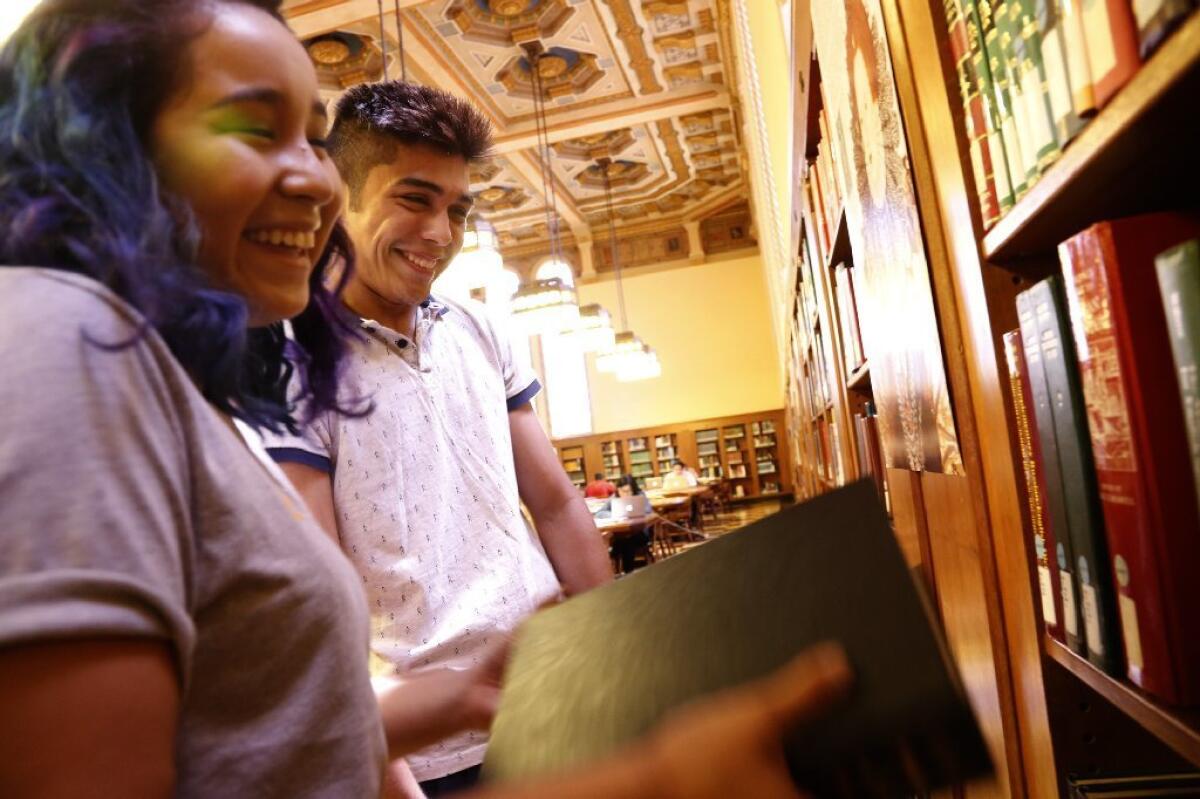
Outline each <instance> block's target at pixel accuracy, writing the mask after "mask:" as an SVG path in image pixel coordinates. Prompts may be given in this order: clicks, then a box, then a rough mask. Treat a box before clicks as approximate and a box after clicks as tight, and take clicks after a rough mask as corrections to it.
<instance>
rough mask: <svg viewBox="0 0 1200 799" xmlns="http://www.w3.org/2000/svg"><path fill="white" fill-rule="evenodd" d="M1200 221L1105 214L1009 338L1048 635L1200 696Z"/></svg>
mask: <svg viewBox="0 0 1200 799" xmlns="http://www.w3.org/2000/svg"><path fill="white" fill-rule="evenodd" d="M1198 237H1200V215H1198V214H1194V213H1193V214H1171V213H1160V214H1147V215H1142V216H1137V217H1129V218H1125V219H1119V220H1113V221H1108V222H1102V223H1099V224H1097V225H1093V226H1092V227H1090V228H1088V229H1087V230H1085V231H1083V232H1081V233H1079V234H1077V235H1075V236H1073V237H1072V238H1070V239H1068V240H1067V241H1065V242H1063V243H1062V244H1061V245H1060V246H1059V260H1060V262H1061V274H1057V275H1053V276H1051V277H1050V278H1047V279H1046V280H1043V281H1041V282H1039V283H1037V284H1035V285H1034V286H1033V287H1031V288H1030V289H1028V290H1026V291H1024V292H1022V293H1021V294H1020V295H1019V296H1018V298H1017V312H1018V317H1019V319H1020V328H1019V329H1018V330H1014V331H1011V332H1010V333H1007V334H1005V336H1004V344H1005V350H1006V356H1007V360H1008V370H1009V376H1010V379H1011V383H1012V396H1013V405H1014V410H1015V415H1016V422H1017V432H1018V439H1019V447H1020V452H1021V460H1022V467H1023V472H1024V482H1025V487H1026V493H1027V498H1028V507H1029V515H1030V522H1031V528H1032V533H1033V536H1034V546H1033V549H1034V552H1035V555H1036V561H1037V563H1036V571H1037V583H1038V587H1039V591H1040V598H1041V603H1040V607H1041V614H1042V619H1043V621H1044V623H1045V627H1046V630H1047V631H1048V632H1049V633H1050V635H1052V636H1054V637H1055V638H1057V639H1059V640H1060V641H1063V642H1064V643H1065V644H1066V645H1067V646H1068V647H1070V648H1071V649H1072V650H1074V651H1075V652H1077V653H1078V654H1080V655H1081V656H1084V657H1086V658H1088V659H1089V660H1090V661H1091V662H1092V663H1093V664H1094V665H1096V666H1097V667H1099V668H1101V669H1103V670H1104V671H1106V672H1108V673H1110V674H1112V675H1114V676H1118V677H1120V676H1122V675H1123V676H1126V677H1128V679H1129V680H1130V681H1131V682H1133V683H1134V684H1135V685H1137V686H1139V687H1140V688H1142V689H1143V690H1145V691H1146V692H1148V693H1150V694H1152V695H1154V696H1156V697H1158V698H1159V699H1161V700H1162V701H1164V702H1166V703H1168V704H1173V705H1196V704H1200V580H1197V579H1196V578H1197V575H1196V569H1197V567H1198V566H1200V380H1198V378H1197V360H1198V352H1200V241H1198V240H1197V238H1198Z"/></svg>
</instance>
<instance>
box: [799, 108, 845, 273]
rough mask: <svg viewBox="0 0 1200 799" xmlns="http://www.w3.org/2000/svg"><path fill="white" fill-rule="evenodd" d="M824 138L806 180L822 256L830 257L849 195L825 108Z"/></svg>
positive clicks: (820, 120) (809, 203)
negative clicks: (846, 195) (844, 184)
mask: <svg viewBox="0 0 1200 799" xmlns="http://www.w3.org/2000/svg"><path fill="white" fill-rule="evenodd" d="M819 125H820V129H821V139H820V141H819V142H818V143H817V157H816V158H815V159H814V160H813V161H812V163H811V164H810V165H809V169H808V175H807V176H806V178H805V181H804V191H805V193H806V194H807V200H808V207H809V208H811V209H812V214H813V221H814V225H815V227H816V240H817V246H818V248H819V249H820V252H821V257H822V258H828V257H829V253H830V252H831V251H832V250H833V243H834V241H835V239H836V237H837V226H838V218H839V217H840V216H841V213H842V205H843V200H842V198H843V197H844V196H845V190H844V186H843V183H842V181H843V177H842V170H841V165H842V163H844V162H843V161H842V159H841V154H840V153H838V152H836V151H835V148H834V144H833V139H832V138H830V136H829V130H830V129H829V120H828V118H827V117H826V116H825V109H824V108H822V109H821V112H820V119H819Z"/></svg>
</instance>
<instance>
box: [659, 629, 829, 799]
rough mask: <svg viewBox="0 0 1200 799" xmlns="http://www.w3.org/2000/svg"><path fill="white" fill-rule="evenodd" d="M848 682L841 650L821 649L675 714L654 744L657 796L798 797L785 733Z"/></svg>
mask: <svg viewBox="0 0 1200 799" xmlns="http://www.w3.org/2000/svg"><path fill="white" fill-rule="evenodd" d="M850 682H851V672H850V666H849V663H848V662H847V661H846V655H845V653H844V652H843V651H842V648H841V647H840V646H836V645H833V644H822V645H820V646H817V647H814V648H812V649H810V650H808V651H807V652H806V653H804V654H802V655H800V656H799V657H797V658H796V659H795V660H793V661H792V662H791V663H789V664H788V665H786V666H784V667H783V668H782V669H780V670H779V671H777V672H775V673H774V674H772V675H770V676H768V677H766V678H763V679H761V680H758V681H756V682H753V683H750V684H748V685H745V686H742V687H740V688H736V689H733V690H730V691H727V692H724V693H721V694H718V695H716V696H714V697H712V698H709V699H704V700H701V701H699V702H697V703H695V704H693V705H689V706H688V707H685V708H683V709H682V710H680V711H679V712H678V713H675V714H672V715H671V716H669V717H668V718H667V720H666V721H665V722H664V723H663V724H662V725H661V726H660V727H659V728H658V729H657V731H656V732H655V733H654V734H653V735H652V737H651V738H650V740H649V742H648V744H649V758H650V764H649V771H650V774H651V777H652V779H653V780H654V782H655V784H656V785H657V786H658V787H657V789H656V790H655V791H654V792H653V795H655V796H660V797H663V799H683V798H684V797H687V799H710V798H711V799H723V797H729V796H754V797H763V799H772V798H773V797H780V799H782V798H783V797H788V798H789V799H794V797H796V796H798V794H797V792H796V788H795V786H794V784H793V783H792V779H791V777H790V776H789V774H788V769H787V764H786V763H785V761H784V756H783V736H784V733H785V732H786V731H787V730H788V729H790V728H791V727H793V726H794V725H796V724H797V723H799V722H802V721H806V720H810V719H813V718H816V717H818V716H820V715H821V714H822V713H824V712H825V711H826V710H828V709H829V707H830V706H831V705H832V704H833V703H834V702H836V701H837V700H839V699H841V698H842V697H844V696H845V694H846V692H847V690H848V689H849V687H850Z"/></svg>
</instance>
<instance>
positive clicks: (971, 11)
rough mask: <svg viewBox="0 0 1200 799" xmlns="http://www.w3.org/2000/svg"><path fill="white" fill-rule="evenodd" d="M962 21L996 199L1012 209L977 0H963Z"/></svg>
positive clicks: (1004, 208) (1000, 124) (1000, 123)
mask: <svg viewBox="0 0 1200 799" xmlns="http://www.w3.org/2000/svg"><path fill="white" fill-rule="evenodd" d="M962 13H963V21H964V22H965V23H966V30H967V48H968V51H969V54H968V64H969V65H970V68H971V72H972V73H973V74H974V76H975V80H976V81H977V82H978V85H979V99H980V102H981V103H982V105H983V112H984V116H985V121H986V125H987V143H988V150H989V152H990V153H991V156H992V176H993V177H994V178H995V181H996V200H997V202H998V203H999V205H1000V213H1001V214H1004V213H1005V212H1006V211H1008V209H1010V208H1012V206H1013V202H1014V201H1015V200H1016V197H1015V196H1014V195H1013V182H1012V177H1011V176H1010V174H1009V166H1008V161H1009V157H1008V153H1007V147H1006V145H1005V142H1004V136H1005V134H1004V126H1003V120H1002V116H1001V113H1000V105H999V104H998V103H997V101H996V86H995V83H994V82H993V81H992V70H991V66H990V65H989V64H988V58H987V51H986V49H985V48H984V46H983V33H982V31H981V30H980V26H979V10H978V8H977V7H976V0H963V3H962Z"/></svg>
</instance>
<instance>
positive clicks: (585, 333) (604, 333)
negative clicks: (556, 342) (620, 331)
mask: <svg viewBox="0 0 1200 799" xmlns="http://www.w3.org/2000/svg"><path fill="white" fill-rule="evenodd" d="M563 334H564V335H568V336H570V337H571V338H572V339H574V341H575V343H576V345H578V347H579V349H580V350H581V351H583V352H604V351H605V350H608V349H611V348H612V346H613V344H615V343H616V337H617V334H616V332H615V331H614V330H613V328H612V317H610V316H609V314H608V311H606V310H604V308H602V307H601V306H600V305H599V303H594V302H593V303H591V304H590V305H584V306H581V307H580V308H579V323H578V324H576V325H575V327H574V328H570V329H567V330H564V331H563Z"/></svg>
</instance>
